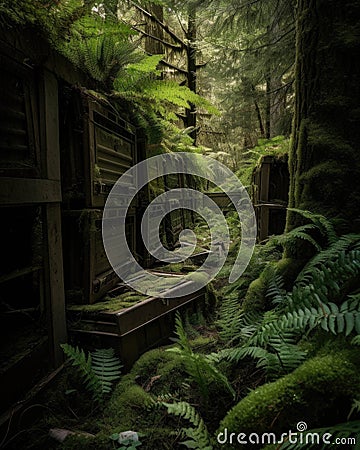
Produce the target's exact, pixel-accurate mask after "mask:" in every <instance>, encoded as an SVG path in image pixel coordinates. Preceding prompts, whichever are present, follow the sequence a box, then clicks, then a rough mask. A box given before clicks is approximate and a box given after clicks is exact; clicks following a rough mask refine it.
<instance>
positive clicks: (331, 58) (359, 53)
mask: <svg viewBox="0 0 360 450" xmlns="http://www.w3.org/2000/svg"><path fill="white" fill-rule="evenodd" d="M359 23H360V0H298V11H297V43H296V45H297V48H296V55H297V57H296V100H295V117H294V123H293V138H292V146H291V151H290V161H289V164H290V177H291V180H290V200H289V202H290V203H289V205H290V207H295V208H301V209H307V210H311V211H314V212H318V213H322V214H324V215H326V216H328V217H336V218H339V219H343V220H342V221H341V223H342V225H341V228H342V230H341V231H342V232H344V231H356V232H359V231H360V219H359V210H360V182H359V181H360V151H359V150H360V149H359V147H360V102H359V100H360V77H359V73H360V26H359ZM299 220H301V218H299V217H298V216H297V215H296V214H294V213H292V212H289V214H288V217H287V230H291V229H293V228H294V227H296V226H297V225H299V222H298V221H299Z"/></svg>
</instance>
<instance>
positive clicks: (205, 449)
mask: <svg viewBox="0 0 360 450" xmlns="http://www.w3.org/2000/svg"><path fill="white" fill-rule="evenodd" d="M162 405H164V406H165V407H166V408H167V412H168V413H169V414H173V415H175V416H179V417H181V418H182V419H186V420H188V421H189V422H190V423H191V424H192V425H193V427H189V428H185V427H183V428H182V429H181V431H182V433H183V434H184V435H185V436H186V437H187V438H189V440H186V441H183V442H181V444H182V445H184V446H185V447H186V448H193V449H198V450H212V448H213V447H212V445H211V436H210V434H209V431H208V429H207V428H206V425H205V424H204V421H203V419H202V418H201V417H200V415H199V414H198V412H197V411H196V410H195V408H194V407H193V406H191V405H190V404H189V403H187V402H178V403H165V402H163V403H162Z"/></svg>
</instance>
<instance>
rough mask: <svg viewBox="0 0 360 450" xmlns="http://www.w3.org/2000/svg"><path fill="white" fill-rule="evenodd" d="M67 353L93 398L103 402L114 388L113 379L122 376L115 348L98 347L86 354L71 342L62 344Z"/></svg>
mask: <svg viewBox="0 0 360 450" xmlns="http://www.w3.org/2000/svg"><path fill="white" fill-rule="evenodd" d="M61 348H62V349H63V351H64V353H65V355H66V356H67V357H68V358H69V359H70V360H71V361H72V365H73V366H75V367H77V369H78V371H79V373H80V375H81V376H82V378H83V380H84V385H85V388H86V389H87V390H88V391H90V392H91V393H92V395H93V398H94V399H95V400H96V401H98V402H102V400H103V399H104V396H105V395H106V394H109V393H110V392H111V390H112V383H113V381H115V380H117V379H118V378H120V368H121V364H120V362H119V360H118V358H116V357H115V356H114V350H113V349H105V350H104V349H98V350H95V351H94V352H93V353H92V354H89V355H88V356H86V354H85V352H84V350H82V349H80V348H79V347H73V346H72V345H69V344H62V345H61Z"/></svg>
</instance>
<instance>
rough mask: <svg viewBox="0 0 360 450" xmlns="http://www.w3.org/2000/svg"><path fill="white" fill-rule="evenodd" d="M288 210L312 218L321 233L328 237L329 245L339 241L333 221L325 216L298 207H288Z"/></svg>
mask: <svg viewBox="0 0 360 450" xmlns="http://www.w3.org/2000/svg"><path fill="white" fill-rule="evenodd" d="M288 210H289V211H292V212H295V213H297V214H300V215H301V216H302V217H304V218H305V219H308V220H310V221H311V222H312V223H313V225H314V226H316V227H317V228H318V230H319V231H320V233H321V234H322V235H323V236H324V237H325V238H326V239H327V243H328V245H332V244H334V243H335V242H336V241H337V239H338V236H337V234H336V231H335V228H334V225H333V223H332V221H331V220H329V219H328V218H326V217H325V216H323V215H321V214H316V213H313V212H311V211H305V210H302V209H297V208H288ZM305 226H306V225H305Z"/></svg>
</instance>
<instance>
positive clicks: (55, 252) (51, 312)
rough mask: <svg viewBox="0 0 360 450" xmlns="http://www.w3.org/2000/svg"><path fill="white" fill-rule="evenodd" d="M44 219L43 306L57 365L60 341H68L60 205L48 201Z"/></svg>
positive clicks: (60, 358)
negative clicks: (44, 293)
mask: <svg viewBox="0 0 360 450" xmlns="http://www.w3.org/2000/svg"><path fill="white" fill-rule="evenodd" d="M45 219H46V220H45V233H46V234H45V236H46V249H47V252H46V253H47V254H46V264H45V286H46V310H47V315H48V323H49V328H50V330H49V336H50V342H51V350H52V356H53V361H54V365H55V367H57V366H59V365H60V364H62V363H63V360H64V356H63V352H62V350H61V348H60V344H63V343H65V342H66V341H67V333H66V317H65V290H64V275H63V258H62V241H61V214H60V205H59V204H47V205H46V207H45Z"/></svg>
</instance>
